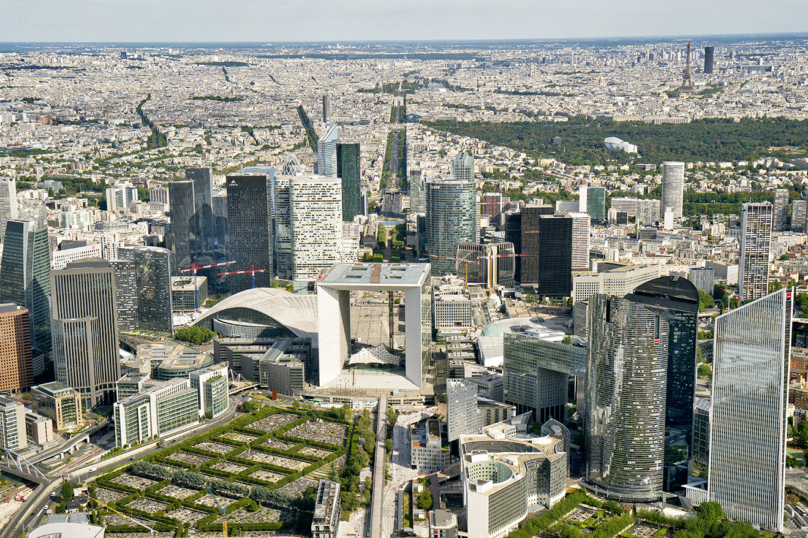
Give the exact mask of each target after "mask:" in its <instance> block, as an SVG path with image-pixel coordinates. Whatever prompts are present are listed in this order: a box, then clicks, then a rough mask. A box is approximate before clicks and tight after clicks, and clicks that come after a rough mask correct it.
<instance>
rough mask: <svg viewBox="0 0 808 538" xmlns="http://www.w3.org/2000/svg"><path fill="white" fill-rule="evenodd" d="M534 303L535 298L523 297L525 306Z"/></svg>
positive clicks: (530, 296)
mask: <svg viewBox="0 0 808 538" xmlns="http://www.w3.org/2000/svg"><path fill="white" fill-rule="evenodd" d="M535 302H536V297H534V296H533V295H525V303H526V304H533V303H535Z"/></svg>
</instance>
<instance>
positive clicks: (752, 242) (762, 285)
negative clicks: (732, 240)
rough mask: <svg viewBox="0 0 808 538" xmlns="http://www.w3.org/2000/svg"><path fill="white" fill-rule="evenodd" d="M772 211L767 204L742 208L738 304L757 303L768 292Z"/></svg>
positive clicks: (749, 204)
mask: <svg viewBox="0 0 808 538" xmlns="http://www.w3.org/2000/svg"><path fill="white" fill-rule="evenodd" d="M772 209H773V208H772V205H771V204H770V203H769V202H761V203H748V204H743V212H742V216H741V263H740V266H739V268H738V295H739V296H740V299H741V301H742V302H743V301H754V300H755V299H760V298H761V297H763V296H764V295H766V294H767V293H768V292H769V249H770V247H771V240H772V217H773V215H772Z"/></svg>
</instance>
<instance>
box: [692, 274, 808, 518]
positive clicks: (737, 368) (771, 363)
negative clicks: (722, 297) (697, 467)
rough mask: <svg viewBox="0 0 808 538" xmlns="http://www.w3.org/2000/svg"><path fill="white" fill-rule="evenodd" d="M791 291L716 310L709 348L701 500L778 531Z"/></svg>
mask: <svg viewBox="0 0 808 538" xmlns="http://www.w3.org/2000/svg"><path fill="white" fill-rule="evenodd" d="M792 294H793V291H792V290H791V289H781V290H779V291H776V292H774V293H772V294H769V295H766V296H764V297H761V298H760V299H757V300H755V301H752V302H750V303H747V304H745V305H742V306H741V307H740V308H736V309H735V310H732V311H730V312H727V313H726V314H724V315H722V316H719V317H718V318H716V321H715V323H716V325H715V344H714V345H715V349H714V352H713V392H712V410H711V413H710V440H709V451H710V455H709V471H708V476H709V479H708V487H707V490H708V497H709V500H710V501H714V502H717V503H719V504H721V507H722V508H723V509H724V512H725V513H726V514H727V517H730V518H732V519H738V520H743V521H749V522H751V523H753V524H755V525H760V526H762V527H767V528H770V529H774V530H777V531H778V532H782V529H783V518H784V511H785V467H786V465H785V457H786V437H787V435H788V431H787V422H786V421H787V418H786V415H787V412H788V409H787V408H788V366H789V363H788V360H789V355H790V352H791V318H792V315H793V297H792ZM750 447H753V448H754V449H753V450H750ZM739 469H743V472H742V473H740V472H739Z"/></svg>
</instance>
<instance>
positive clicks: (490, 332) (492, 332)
mask: <svg viewBox="0 0 808 538" xmlns="http://www.w3.org/2000/svg"><path fill="white" fill-rule="evenodd" d="M512 332H513V331H512V330H511V328H510V327H509V326H507V325H505V324H504V323H499V322H494V323H489V324H488V325H486V326H485V327H483V330H482V332H481V333H480V336H503V335H504V334H505V333H512Z"/></svg>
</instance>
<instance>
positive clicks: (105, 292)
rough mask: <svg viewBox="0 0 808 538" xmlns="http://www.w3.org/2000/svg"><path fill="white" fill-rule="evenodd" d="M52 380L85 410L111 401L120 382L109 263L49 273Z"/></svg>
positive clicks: (78, 265) (72, 266)
mask: <svg viewBox="0 0 808 538" xmlns="http://www.w3.org/2000/svg"><path fill="white" fill-rule="evenodd" d="M50 286H51V289H53V362H54V370H55V372H56V380H57V381H59V382H60V383H62V384H64V385H66V386H68V387H72V388H74V389H75V390H77V391H78V392H79V393H80V394H81V399H82V405H83V406H84V408H85V409H91V408H93V407H96V406H98V405H109V404H111V403H112V402H114V401H115V382H116V381H117V380H118V378H119V377H121V365H120V359H119V358H118V321H117V316H116V307H115V302H116V300H115V280H114V275H113V271H112V267H111V266H110V264H109V262H107V261H104V260H101V259H99V258H90V259H87V260H83V261H81V262H76V263H71V264H68V265H67V268H66V269H62V270H60V271H51V274H50Z"/></svg>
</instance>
